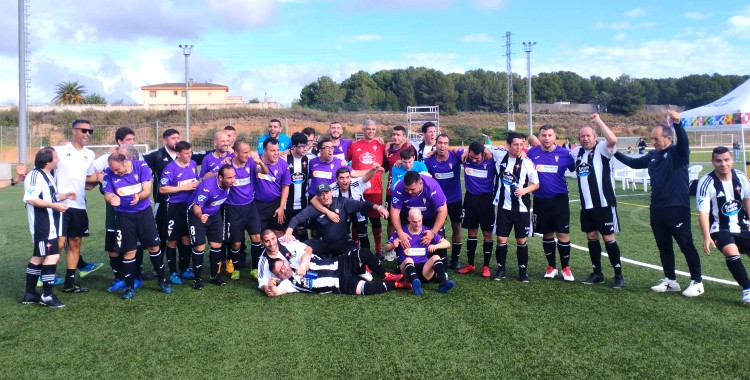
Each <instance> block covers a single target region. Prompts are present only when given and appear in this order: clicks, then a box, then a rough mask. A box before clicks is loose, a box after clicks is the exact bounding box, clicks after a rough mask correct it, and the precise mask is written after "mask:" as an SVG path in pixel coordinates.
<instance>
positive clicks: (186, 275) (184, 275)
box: [180, 268, 195, 280]
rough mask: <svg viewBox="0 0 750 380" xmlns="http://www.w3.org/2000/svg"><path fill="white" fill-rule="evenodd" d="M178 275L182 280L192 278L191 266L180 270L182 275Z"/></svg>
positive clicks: (193, 276) (193, 277)
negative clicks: (182, 270)
mask: <svg viewBox="0 0 750 380" xmlns="http://www.w3.org/2000/svg"><path fill="white" fill-rule="evenodd" d="M180 277H182V279H183V280H194V279H195V275H194V274H193V268H188V269H185V271H184V272H182V276H180Z"/></svg>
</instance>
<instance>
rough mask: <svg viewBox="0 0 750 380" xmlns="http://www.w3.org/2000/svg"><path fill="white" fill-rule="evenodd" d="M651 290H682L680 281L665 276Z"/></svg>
mask: <svg viewBox="0 0 750 380" xmlns="http://www.w3.org/2000/svg"><path fill="white" fill-rule="evenodd" d="M651 290H653V291H655V292H657V293H664V292H679V291H680V283H679V282H677V280H670V279H668V278H666V277H664V279H663V280H661V282H660V283H658V284H656V285H654V286H652V287H651ZM702 290H703V285H701V291H702Z"/></svg>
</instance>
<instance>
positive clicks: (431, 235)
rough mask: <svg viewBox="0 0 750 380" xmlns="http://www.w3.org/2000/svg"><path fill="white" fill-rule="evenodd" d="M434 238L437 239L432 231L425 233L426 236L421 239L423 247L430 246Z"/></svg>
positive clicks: (423, 235)
mask: <svg viewBox="0 0 750 380" xmlns="http://www.w3.org/2000/svg"><path fill="white" fill-rule="evenodd" d="M434 238H435V233H434V232H432V230H427V231H425V232H424V234H422V237H421V238H420V239H419V242H420V243H421V244H422V245H425V246H426V245H428V244H430V242H431V241H432V239H434Z"/></svg>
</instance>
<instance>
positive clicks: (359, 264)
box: [261, 231, 411, 297]
mask: <svg viewBox="0 0 750 380" xmlns="http://www.w3.org/2000/svg"><path fill="white" fill-rule="evenodd" d="M261 239H262V241H263V245H264V246H265V247H266V252H265V253H264V255H268V257H265V259H267V261H268V267H269V269H270V271H271V273H272V274H273V275H274V277H272V278H271V279H269V281H268V286H267V287H265V289H264V291H265V293H266V295H267V296H269V297H276V296H280V295H282V294H286V293H296V292H307V293H320V294H322V293H339V294H352V295H355V294H356V295H367V296H369V295H374V294H380V293H385V292H387V291H389V290H393V289H409V288H410V287H411V286H410V284H409V283H405V282H401V281H399V280H401V277H402V276H401V275H400V274H391V273H388V272H386V271H385V269H383V266H382V265H381V264H380V261H379V260H378V259H377V257H375V254H374V253H372V251H370V250H369V249H353V250H351V251H349V252H347V253H345V254H343V255H339V256H336V257H333V258H320V257H318V256H315V255H313V254H312V253H310V251H309V250H305V251H304V253H302V254H301V255H300V254H295V253H294V252H290V253H292V256H290V257H289V258H287V257H285V256H284V255H283V254H281V255H279V254H277V251H278V241H277V239H276V235H274V234H273V232H272V231H267V232H264V233H263V236H262V238H261ZM295 252H299V251H295ZM270 257H274V258H270ZM261 261H263V258H261ZM365 265H367V266H368V267H369V268H370V270H372V271H373V272H374V273H375V274H376V275H378V276H379V277H382V278H383V281H373V282H368V281H365V280H363V279H362V278H361V277H360V275H362V274H363V273H364V266H365Z"/></svg>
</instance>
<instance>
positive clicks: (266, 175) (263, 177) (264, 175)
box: [235, 173, 276, 186]
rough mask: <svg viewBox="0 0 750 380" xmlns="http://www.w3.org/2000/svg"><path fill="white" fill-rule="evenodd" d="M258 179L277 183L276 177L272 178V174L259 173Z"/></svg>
mask: <svg viewBox="0 0 750 380" xmlns="http://www.w3.org/2000/svg"><path fill="white" fill-rule="evenodd" d="M258 179H262V180H266V181H271V182H274V181H276V178H275V177H273V176H271V175H270V174H263V173H258ZM235 181H236V180H235ZM235 186H237V185H236V184H235Z"/></svg>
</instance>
